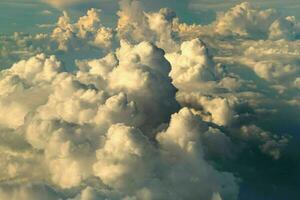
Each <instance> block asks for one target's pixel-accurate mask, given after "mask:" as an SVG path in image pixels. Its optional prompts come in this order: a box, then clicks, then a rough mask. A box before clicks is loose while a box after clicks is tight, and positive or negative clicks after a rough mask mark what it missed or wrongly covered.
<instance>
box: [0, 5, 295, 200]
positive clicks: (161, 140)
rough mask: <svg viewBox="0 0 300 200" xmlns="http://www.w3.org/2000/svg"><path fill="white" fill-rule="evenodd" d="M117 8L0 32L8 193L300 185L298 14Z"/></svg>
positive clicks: (83, 198)
mask: <svg viewBox="0 0 300 200" xmlns="http://www.w3.org/2000/svg"><path fill="white" fill-rule="evenodd" d="M65 3H67V4H69V3H75V4H76V3H78V2H65ZM67 4H65V5H62V4H61V6H67ZM56 5H59V3H58V2H56ZM118 16H119V19H118V23H117V25H116V27H106V26H104V25H103V24H102V21H101V18H100V10H98V9H89V10H88V11H87V13H86V14H85V15H84V16H82V17H80V18H78V19H77V20H76V21H74V22H72V20H71V16H70V15H69V14H68V13H66V12H63V14H62V16H61V17H60V18H59V19H58V22H57V23H56V25H55V27H54V29H53V30H52V31H50V34H47V33H44V34H36V35H29V34H22V33H16V34H14V35H12V36H1V40H0V41H1V44H4V45H3V46H4V47H3V48H1V51H0V53H1V55H3V58H4V59H1V61H0V63H1V65H3V70H1V71H0V88H1V90H0V159H1V160H2V161H3V162H1V164H0V169H1V170H0V171H1V172H0V180H1V184H0V199H7V198H10V197H13V198H15V199H20V198H22V199H31V200H35V199H40V198H45V199H47V198H48V199H51V200H56V199H68V200H92V199H116V200H119V199H122V200H128V199H141V200H150V199H153V200H156V199H167V200H168V199H178V200H181V199H205V200H206V199H207V200H220V199H224V200H233V199H242V197H243V195H244V196H245V195H247V192H245V191H248V190H249V191H252V190H253V191H254V192H253V195H257V196H263V195H265V196H269V197H272V196H274V195H275V196H276V195H279V194H280V193H281V192H282V191H284V192H285V193H286V192H287V191H288V193H289V194H291V196H292V197H291V199H297V197H298V196H299V195H297V193H298V192H297V190H296V189H294V187H295V186H294V185H296V186H298V185H299V184H298V183H297V182H296V181H295V180H294V179H295V178H294V177H298V171H297V170H296V169H298V164H299V154H298V153H297V151H295V150H294V149H297V148H296V147H297V143H298V138H297V135H296V134H297V130H298V129H299V118H298V117H297V116H298V115H299V113H300V108H299V105H300V104H299V98H298V92H299V77H300V76H299V70H298V65H299V58H298V57H299V54H300V53H299V52H300V50H299V41H298V39H297V31H298V30H297V28H298V25H297V21H296V19H295V18H294V17H291V16H287V17H286V16H282V15H280V14H278V12H277V11H275V10H273V9H266V10H261V9H259V8H256V7H253V6H252V5H250V4H248V3H242V4H240V5H236V6H235V7H233V8H232V9H230V10H229V11H227V12H225V13H222V14H219V15H218V18H217V19H216V21H215V22H213V23H211V24H208V25H198V24H194V25H189V24H185V23H181V21H180V19H179V17H177V16H176V14H175V12H173V11H171V10H170V9H167V8H163V9H160V10H159V11H157V12H154V11H150V12H146V11H144V9H143V7H142V5H141V2H139V1H125V0H124V1H121V2H120V11H119V12H118ZM53 54H54V55H53ZM270 169H272V170H270ZM283 170H284V171H285V172H286V173H285V174H287V175H285V174H284V175H282V171H283ZM262 174H263V175H262ZM258 185H259V188H262V189H261V190H262V191H263V193H264V194H263V195H261V194H260V192H259V191H257V190H256V189H257V188H258ZM292 185H293V186H292ZM274 187H275V188H276V190H277V191H274V190H273V189H272V188H274ZM281 188H284V189H281ZM41 195H43V197H41ZM293 195H294V196H295V198H294V197H293ZM258 198H259V197H258Z"/></svg>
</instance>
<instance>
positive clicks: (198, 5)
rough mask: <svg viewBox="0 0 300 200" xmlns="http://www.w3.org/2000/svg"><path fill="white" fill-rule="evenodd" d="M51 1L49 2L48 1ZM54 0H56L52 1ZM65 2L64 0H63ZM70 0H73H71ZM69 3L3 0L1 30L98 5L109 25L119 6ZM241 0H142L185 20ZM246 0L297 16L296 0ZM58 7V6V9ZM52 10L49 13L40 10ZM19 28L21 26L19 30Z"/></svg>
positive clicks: (204, 18)
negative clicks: (169, 10) (65, 4)
mask: <svg viewBox="0 0 300 200" xmlns="http://www.w3.org/2000/svg"><path fill="white" fill-rule="evenodd" d="M49 2H50V4H49ZM53 2H55V1H53ZM57 2H59V1H57ZM63 2H67V1H63ZM71 2H72V1H71ZM73 2H74V3H70V4H69V6H63V7H62V6H60V7H59V8H58V7H57V4H53V3H52V4H51V0H49V1H48V2H47V1H46V0H2V1H1V2H0V9H1V14H0V23H1V24H3V25H2V26H1V27H0V31H1V33H13V32H15V31H21V30H23V31H24V32H36V31H38V29H37V28H36V26H37V24H49V23H55V20H56V18H57V17H58V16H59V14H60V12H61V10H64V9H67V10H69V11H70V12H72V13H73V15H74V16H77V17H78V16H80V15H81V14H83V13H84V12H85V11H86V10H87V9H88V8H91V7H97V8H100V9H102V10H103V16H102V18H103V21H104V22H105V23H106V24H109V25H112V24H114V23H116V16H115V13H116V11H117V9H118V3H117V0H82V1H78V2H76V1H73ZM241 2H243V1H242V0H212V1H207V0H181V1H176V0H151V1H146V0H143V4H144V8H145V10H155V9H159V8H162V7H169V8H171V9H173V10H175V11H176V13H177V14H178V15H179V16H180V17H181V19H182V20H183V21H185V22H188V23H202V24H206V23H209V22H211V21H213V20H214V19H215V17H216V12H220V11H225V10H227V9H229V8H230V7H232V6H234V5H236V4H238V3H241ZM248 2H251V3H253V5H257V6H260V7H262V8H275V9H277V10H278V11H280V12H282V13H283V14H284V15H293V16H296V17H297V18H300V14H299V12H298V11H299V7H300V2H299V0H286V1H280V0H264V1H257V0H250V1H248ZM57 8H58V9H57ZM45 10H47V11H51V13H52V14H51V15H49V14H48V15H47V14H45V13H44V12H43V11H45ZM18 29H20V30H18Z"/></svg>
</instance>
